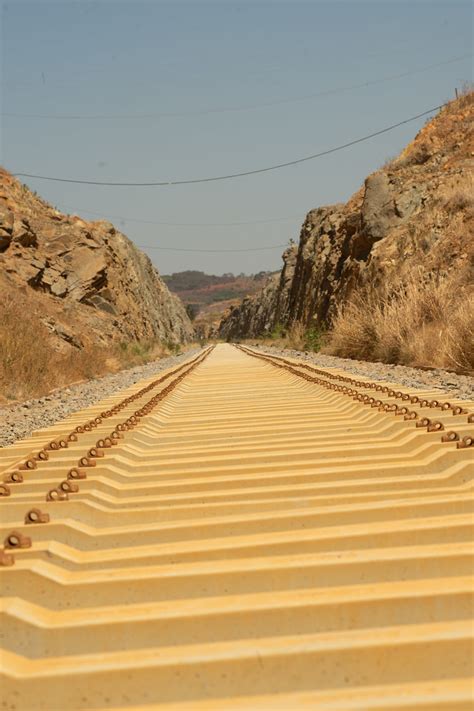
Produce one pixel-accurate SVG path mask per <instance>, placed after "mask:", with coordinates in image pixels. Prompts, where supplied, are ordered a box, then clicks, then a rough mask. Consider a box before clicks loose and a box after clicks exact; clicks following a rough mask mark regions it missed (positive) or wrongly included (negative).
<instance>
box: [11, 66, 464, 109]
mask: <svg viewBox="0 0 474 711" xmlns="http://www.w3.org/2000/svg"><path fill="white" fill-rule="evenodd" d="M471 57H472V54H464V55H462V56H459V57H453V58H451V59H447V60H445V61H443V62H436V63H435V64H428V65H427V66H424V67H419V68H417V69H412V70H410V71H407V72H401V73H399V74H392V75H390V76H387V77H380V78H378V79H372V80H369V81H365V82H360V83H358V84H352V85H349V86H341V87H335V88H334V89H326V90H324V91H320V92H317V93H315V94H306V95H304V96H297V97H293V98H288V99H276V100H274V101H267V102H263V103H259V104H250V105H247V106H224V107H217V108H214V109H203V110H201V111H199V110H196V111H174V112H158V113H144V114H24V113H12V112H9V111H6V112H2V113H1V114H0V115H1V116H8V117H10V118H26V119H55V120H64V121H104V120H105V121H110V120H116V119H117V120H130V119H137V120H146V119H160V118H179V117H186V116H190V117H192V116H206V115H209V114H221V113H234V112H242V111H254V110H256V109H261V108H268V107H272V106H281V105H284V104H294V103H300V102H302V101H309V100H311V99H318V98H323V97H325V96H333V95H335V94H341V93H344V92H346V91H352V90H354V89H364V88H366V87H369V86H375V85H377V84H383V83H385V82H387V81H395V80H396V79H404V78H405V77H410V76H414V75H416V74H421V73H423V72H427V71H430V70H431V69H438V68H439V67H444V66H447V65H449V64H455V63H457V62H462V61H464V60H465V59H469V58H471Z"/></svg>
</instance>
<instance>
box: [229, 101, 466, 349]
mask: <svg viewBox="0 0 474 711" xmlns="http://www.w3.org/2000/svg"><path fill="white" fill-rule="evenodd" d="M473 119H474V94H473V93H472V92H470V93H467V94H466V95H464V96H462V97H460V98H459V99H457V100H456V101H453V102H451V103H450V104H449V105H447V106H446V107H445V108H443V109H442V110H441V111H440V113H439V114H438V115H437V116H436V117H435V118H433V119H432V120H430V121H429V122H428V123H427V124H425V126H424V127H423V128H422V130H421V131H420V132H419V133H418V135H417V136H416V138H415V139H414V141H412V142H411V143H410V144H409V145H408V146H407V148H406V149H405V150H404V151H403V152H402V153H401V154H400V155H399V156H398V157H397V158H395V159H393V160H392V161H390V162H388V163H387V164H386V165H384V166H383V167H382V168H381V169H380V170H378V171H376V172H375V173H373V174H372V175H370V176H369V177H368V178H367V179H366V181H365V183H364V186H363V187H362V188H361V189H360V190H359V191H358V192H357V193H356V194H355V195H354V196H353V197H352V198H351V199H350V200H349V201H348V202H347V203H346V204H336V205H329V206H325V207H319V208H317V209H314V210H311V212H309V213H308V215H307V216H306V219H305V221H304V223H303V226H302V230H301V234H300V240H299V244H298V245H294V246H292V247H290V248H288V249H287V250H286V252H285V253H284V255H283V262H284V265H283V269H282V271H281V273H280V274H279V275H276V276H274V277H271V278H270V279H269V280H268V282H267V284H266V285H265V287H264V288H263V289H262V290H261V291H260V292H259V293H257V294H256V295H254V296H252V297H250V298H247V299H244V301H243V302H242V303H241V305H239V306H238V307H236V308H233V309H232V310H231V311H230V312H229V313H228V314H227V315H226V317H225V318H224V319H223V321H222V323H221V325H220V329H219V332H220V335H221V336H222V337H224V338H228V339H233V338H239V337H255V336H260V335H262V334H265V333H268V332H270V331H272V329H274V328H275V326H276V325H277V324H280V325H281V326H283V327H288V326H291V325H292V324H294V323H300V324H302V325H303V326H304V327H306V328H308V327H311V326H316V327H326V326H327V325H328V324H330V323H331V321H332V319H333V318H334V316H335V313H336V311H337V307H338V306H339V305H340V304H342V303H344V302H345V301H346V300H347V299H348V297H349V296H350V295H351V293H352V292H353V291H354V289H355V288H356V287H357V288H360V287H361V286H363V285H370V286H371V287H373V288H374V289H378V288H379V287H380V288H382V287H383V288H386V285H387V283H398V282H399V281H400V280H401V279H403V277H404V275H405V274H408V273H409V272H410V271H412V270H413V269H414V268H415V267H416V268H417V269H419V270H420V278H423V274H425V275H429V274H437V275H445V274H456V275H457V278H458V281H459V282H461V283H468V282H470V283H472V276H473V256H474V240H473V239H472V235H473V232H474V202H473V194H474V193H473V177H472V162H473V156H474V140H473V125H474V123H473Z"/></svg>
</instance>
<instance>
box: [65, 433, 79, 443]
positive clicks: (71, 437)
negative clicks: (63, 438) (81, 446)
mask: <svg viewBox="0 0 474 711" xmlns="http://www.w3.org/2000/svg"><path fill="white" fill-rule="evenodd" d="M67 441H68V442H77V434H76V433H75V432H71V433H70V434H68V436H67Z"/></svg>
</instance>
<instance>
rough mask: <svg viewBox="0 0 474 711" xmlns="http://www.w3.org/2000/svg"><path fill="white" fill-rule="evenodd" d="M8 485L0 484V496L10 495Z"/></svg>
mask: <svg viewBox="0 0 474 711" xmlns="http://www.w3.org/2000/svg"><path fill="white" fill-rule="evenodd" d="M10 494H11V491H10V487H9V486H7V485H6V484H0V496H10Z"/></svg>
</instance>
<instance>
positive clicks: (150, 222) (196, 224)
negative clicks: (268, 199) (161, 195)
mask: <svg viewBox="0 0 474 711" xmlns="http://www.w3.org/2000/svg"><path fill="white" fill-rule="evenodd" d="M64 207H66V208H67V209H71V210H74V211H76V210H77V212H75V214H79V212H80V213H85V214H86V215H96V216H97V217H102V218H103V219H104V220H105V219H108V218H110V219H112V220H122V221H123V222H138V223H139V224H142V225H160V226H166V227H241V226H245V225H266V224H269V223H271V222H290V221H291V220H297V219H299V218H300V216H301V215H293V216H291V217H274V218H269V219H265V220H248V221H246V222H162V221H159V220H143V219H140V218H138V217H124V216H123V215H110V214H109V215H108V218H107V217H104V213H103V212H93V211H92V210H86V209H82V208H79V209H78V208H76V207H73V206H72V205H65V206H64ZM69 214H72V213H69Z"/></svg>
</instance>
